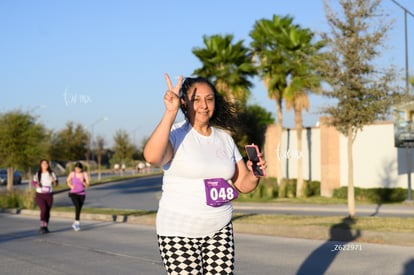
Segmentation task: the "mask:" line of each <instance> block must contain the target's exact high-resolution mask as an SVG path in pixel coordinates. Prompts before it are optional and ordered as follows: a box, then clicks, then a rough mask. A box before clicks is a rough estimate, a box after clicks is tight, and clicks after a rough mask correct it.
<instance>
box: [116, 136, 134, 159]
mask: <svg viewBox="0 0 414 275" xmlns="http://www.w3.org/2000/svg"><path fill="white" fill-rule="evenodd" d="M114 143H115V145H114V147H113V150H114V152H115V154H114V156H113V161H116V162H120V163H121V164H127V163H129V162H131V161H132V156H133V154H134V152H135V151H136V149H135V146H134V145H133V144H132V142H131V139H130V137H129V135H128V132H127V131H125V130H118V131H116V133H115V135H114Z"/></svg>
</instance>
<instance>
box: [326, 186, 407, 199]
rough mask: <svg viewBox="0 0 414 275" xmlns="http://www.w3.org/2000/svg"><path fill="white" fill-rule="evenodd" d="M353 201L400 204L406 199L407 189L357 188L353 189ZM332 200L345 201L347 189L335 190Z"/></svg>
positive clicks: (345, 187) (344, 187) (343, 187)
mask: <svg viewBox="0 0 414 275" xmlns="http://www.w3.org/2000/svg"><path fill="white" fill-rule="evenodd" d="M354 189H355V199H357V200H359V201H369V202H374V203H391V202H402V201H404V200H405V199H406V198H407V189H404V188H359V187H355V188H354ZM333 197H334V198H339V199H346V198H347V197H348V187H347V186H342V187H340V188H336V189H335V190H334V192H333Z"/></svg>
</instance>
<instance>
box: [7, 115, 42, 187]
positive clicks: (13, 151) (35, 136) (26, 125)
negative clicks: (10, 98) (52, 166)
mask: <svg viewBox="0 0 414 275" xmlns="http://www.w3.org/2000/svg"><path fill="white" fill-rule="evenodd" d="M46 152H47V133H46V129H45V128H44V126H43V125H42V124H40V123H37V122H36V119H35V117H33V116H32V115H30V114H29V113H25V112H22V111H20V110H17V111H11V112H7V113H4V114H1V115H0V162H1V165H2V166H5V167H7V176H8V177H7V190H8V191H13V179H14V177H13V176H14V172H15V170H16V169H17V168H29V167H31V166H32V165H33V163H35V162H38V161H39V160H40V159H42V158H47V155H46Z"/></svg>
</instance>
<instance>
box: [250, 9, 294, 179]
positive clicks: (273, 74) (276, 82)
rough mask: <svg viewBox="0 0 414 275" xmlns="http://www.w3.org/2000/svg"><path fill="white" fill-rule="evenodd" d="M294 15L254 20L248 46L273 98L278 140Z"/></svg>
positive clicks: (288, 71)
mask: <svg viewBox="0 0 414 275" xmlns="http://www.w3.org/2000/svg"><path fill="white" fill-rule="evenodd" d="M292 22H293V18H292V17H289V16H285V17H279V16H277V15H274V16H273V18H272V20H268V19H261V20H258V21H256V23H255V25H254V27H253V30H252V31H251V32H250V37H251V38H252V39H253V40H252V42H251V48H252V50H253V54H254V56H255V57H256V60H257V62H258V69H259V75H260V77H261V78H262V80H263V82H264V85H265V87H266V89H267V92H268V96H269V98H271V99H273V100H275V102H276V111H277V115H276V116H277V117H276V118H277V121H276V126H277V133H278V134H277V135H278V137H277V140H279V142H280V141H281V137H282V127H283V100H284V97H285V93H286V89H287V87H288V77H289V74H290V70H291V66H290V65H289V63H290V56H289V55H288V51H287V50H286V45H288V44H289V39H288V38H289V35H288V31H289V29H290V28H292ZM280 165H281V162H280V161H279V163H278V164H277V168H278V169H277V179H278V183H279V184H280V182H281V180H282V173H281V167H280Z"/></svg>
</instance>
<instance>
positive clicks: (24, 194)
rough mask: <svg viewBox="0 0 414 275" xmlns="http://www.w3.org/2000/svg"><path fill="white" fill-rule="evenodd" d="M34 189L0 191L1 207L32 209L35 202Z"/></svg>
mask: <svg viewBox="0 0 414 275" xmlns="http://www.w3.org/2000/svg"><path fill="white" fill-rule="evenodd" d="M34 194H35V190H15V191H13V192H2V193H0V207H1V208H20V209H33V208H35V206H36V203H35V196H34Z"/></svg>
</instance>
